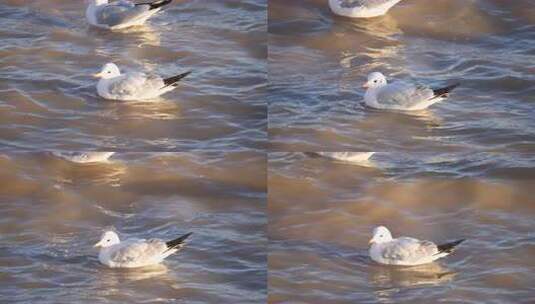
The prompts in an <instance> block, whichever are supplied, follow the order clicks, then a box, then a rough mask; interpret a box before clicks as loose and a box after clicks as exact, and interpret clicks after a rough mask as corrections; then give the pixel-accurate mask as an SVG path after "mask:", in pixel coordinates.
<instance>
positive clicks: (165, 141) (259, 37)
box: [0, 0, 267, 152]
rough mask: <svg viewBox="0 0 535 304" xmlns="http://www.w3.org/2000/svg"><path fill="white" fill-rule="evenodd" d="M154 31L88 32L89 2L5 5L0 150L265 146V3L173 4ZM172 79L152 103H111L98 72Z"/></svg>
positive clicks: (0, 33)
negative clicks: (115, 68) (178, 80)
mask: <svg viewBox="0 0 535 304" xmlns="http://www.w3.org/2000/svg"><path fill="white" fill-rule="evenodd" d="M175 2H176V3H174V4H173V5H171V6H170V7H169V8H168V9H166V10H165V11H164V12H161V13H159V14H158V15H157V16H155V17H153V18H151V20H150V21H149V23H148V25H147V26H144V27H139V28H134V29H131V30H126V31H120V32H108V31H102V30H96V29H93V28H90V27H88V25H87V23H86V21H85V4H84V2H83V1H66V0H47V1H42V0H40V1H36V0H35V1H22V0H7V1H6V0H3V1H0V16H1V18H0V26H1V30H0V38H1V40H2V43H1V44H0V120H1V121H2V123H1V124H0V145H1V146H3V147H10V148H11V149H19V150H20V149H24V150H50V149H63V150H87V149H99V150H114V151H136V152H140V151H184V150H185V149H188V150H191V149H203V150H213V151H220V150H243V149H263V148H264V147H265V141H266V123H267V118H266V111H267V110H266V102H265V92H266V73H265V70H266V60H265V58H266V50H267V44H266V22H267V21H266V18H267V17H266V7H267V4H266V1H263V0H250V1H249V0H248V1H225V2H223V1H175ZM107 62H115V63H117V64H118V65H119V66H120V67H122V68H125V69H135V70H145V71H150V72H154V73H158V74H161V75H164V76H171V75H175V74H178V73H180V72H184V71H186V70H192V71H193V73H192V74H191V75H190V76H189V77H188V78H187V79H186V80H184V82H183V84H182V85H181V86H180V87H179V88H178V89H176V90H175V91H173V92H171V93H168V94H165V95H164V96H163V97H161V99H160V100H158V101H156V102H128V103H124V102H113V101H105V100H103V99H102V98H100V97H98V96H97V95H96V88H95V86H96V81H95V79H93V78H92V77H91V75H92V74H94V73H96V72H98V71H99V70H100V68H101V67H102V65H103V64H105V63H107Z"/></svg>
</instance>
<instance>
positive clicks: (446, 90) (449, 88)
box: [433, 82, 461, 98]
mask: <svg viewBox="0 0 535 304" xmlns="http://www.w3.org/2000/svg"><path fill="white" fill-rule="evenodd" d="M460 85H461V83H459V82H457V83H454V84H452V85H449V86H447V87H443V88H439V89H434V90H433V95H434V97H433V98H437V97H444V96H447V95H448V94H449V93H450V92H451V91H453V89H455V88H456V87H458V86H460Z"/></svg>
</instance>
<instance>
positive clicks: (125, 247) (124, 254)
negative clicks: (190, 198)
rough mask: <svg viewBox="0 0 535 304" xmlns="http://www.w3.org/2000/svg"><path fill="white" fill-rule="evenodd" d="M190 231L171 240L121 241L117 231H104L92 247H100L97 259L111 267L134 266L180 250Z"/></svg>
mask: <svg viewBox="0 0 535 304" xmlns="http://www.w3.org/2000/svg"><path fill="white" fill-rule="evenodd" d="M190 235H191V232H190V233H188V234H184V235H183V236H181V237H179V238H177V239H174V240H172V241H168V242H165V241H162V240H160V239H150V240H143V239H130V240H126V241H123V242H121V241H120V240H119V236H118V235H117V233H115V232H113V231H106V232H104V233H103V234H102V237H101V239H100V241H99V242H98V243H96V244H95V246H94V247H101V249H100V253H99V254H98V259H99V261H100V262H101V263H102V264H104V265H106V266H108V267H111V268H136V267H144V266H150V265H156V264H159V263H161V262H162V261H163V260H164V259H165V258H166V257H168V256H170V255H172V254H173V253H175V252H177V251H178V250H180V249H181V248H182V247H184V245H185V240H186V239H187V238H188V237H189V236H190Z"/></svg>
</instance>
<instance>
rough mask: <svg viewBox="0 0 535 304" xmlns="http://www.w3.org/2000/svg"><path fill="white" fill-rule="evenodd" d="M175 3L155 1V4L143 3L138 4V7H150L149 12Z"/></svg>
mask: <svg viewBox="0 0 535 304" xmlns="http://www.w3.org/2000/svg"><path fill="white" fill-rule="evenodd" d="M171 2H173V0H162V1H155V2H143V3H137V4H136V6H140V5H148V6H149V10H153V9H157V8H160V7H162V6H166V5H167V4H170V3H171Z"/></svg>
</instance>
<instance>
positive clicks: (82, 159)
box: [52, 152, 115, 164]
mask: <svg viewBox="0 0 535 304" xmlns="http://www.w3.org/2000/svg"><path fill="white" fill-rule="evenodd" d="M113 154H115V152H52V155H54V156H56V157H59V158H63V159H65V160H68V161H71V162H73V163H79V164H85V163H99V162H107V161H108V159H109V158H110V157H111V156H112V155H113Z"/></svg>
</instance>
